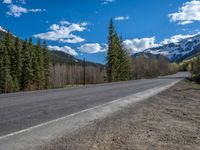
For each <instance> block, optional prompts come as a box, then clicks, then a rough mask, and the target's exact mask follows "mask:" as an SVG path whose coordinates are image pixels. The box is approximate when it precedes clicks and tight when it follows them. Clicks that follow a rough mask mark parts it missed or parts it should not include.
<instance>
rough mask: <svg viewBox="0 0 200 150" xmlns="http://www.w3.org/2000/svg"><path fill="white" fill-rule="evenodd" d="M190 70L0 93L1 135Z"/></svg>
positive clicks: (89, 106)
mask: <svg viewBox="0 0 200 150" xmlns="http://www.w3.org/2000/svg"><path fill="white" fill-rule="evenodd" d="M186 76H187V73H178V74H176V75H172V76H167V77H160V78H157V79H149V80H136V81H129V82H119V83H110V84H101V85H90V86H86V87H81V88H73V89H69V88H68V89H54V90H45V91H36V92H24V93H23V92H21V93H14V94H4V95H0V136H3V135H6V134H9V133H12V132H15V131H19V130H23V129H26V128H29V127H31V126H35V125H38V124H41V123H44V122H47V121H50V120H53V119H56V118H60V117H63V116H66V115H69V114H72V113H76V112H79V111H81V110H84V109H88V108H91V107H94V106H97V105H100V104H104V103H107V102H110V101H113V100H115V99H118V98H121V97H125V96H127V95H131V94H134V93H137V92H141V91H144V90H147V89H151V88H154V87H157V86H160V85H163V86H164V85H166V84H168V83H170V82H173V81H175V80H178V79H180V78H181V79H182V78H184V77H186Z"/></svg>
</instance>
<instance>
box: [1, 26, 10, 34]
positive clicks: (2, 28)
mask: <svg viewBox="0 0 200 150" xmlns="http://www.w3.org/2000/svg"><path fill="white" fill-rule="evenodd" d="M0 31H3V32H6V33H7V32H8V30H6V29H5V28H4V27H2V26H0Z"/></svg>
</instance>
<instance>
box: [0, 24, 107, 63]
mask: <svg viewBox="0 0 200 150" xmlns="http://www.w3.org/2000/svg"><path fill="white" fill-rule="evenodd" d="M7 32H8V30H7V29H5V28H4V27H1V26H0V42H3V41H4V39H5V37H6V33H7ZM12 35H13V37H14V39H16V36H14V34H12ZM21 42H23V40H21ZM49 54H50V57H51V63H52V64H57V63H58V64H79V65H80V64H82V63H83V60H80V59H77V58H75V57H74V56H72V55H70V54H68V53H65V52H62V51H56V50H51V51H49ZM86 64H87V65H91V66H100V67H104V65H102V64H97V63H93V62H86Z"/></svg>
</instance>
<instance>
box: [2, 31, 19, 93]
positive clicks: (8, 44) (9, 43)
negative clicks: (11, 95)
mask: <svg viewBox="0 0 200 150" xmlns="http://www.w3.org/2000/svg"><path fill="white" fill-rule="evenodd" d="M4 45H5V49H6V51H7V52H8V57H9V58H8V59H9V63H10V66H9V67H10V75H11V77H12V81H13V91H18V90H19V80H18V78H17V58H16V57H17V55H16V50H15V45H14V40H13V36H12V34H11V33H10V32H8V33H7V34H6V39H5V44H4Z"/></svg>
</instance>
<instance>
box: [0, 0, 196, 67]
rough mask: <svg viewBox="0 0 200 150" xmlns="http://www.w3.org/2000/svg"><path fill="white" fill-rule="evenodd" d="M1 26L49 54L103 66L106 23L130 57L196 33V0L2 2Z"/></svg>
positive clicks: (105, 46)
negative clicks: (120, 38)
mask: <svg viewBox="0 0 200 150" xmlns="http://www.w3.org/2000/svg"><path fill="white" fill-rule="evenodd" d="M1 1H2V2H1V3H0V26H3V27H5V28H6V29H9V30H10V31H11V32H12V33H14V34H15V35H17V36H19V37H21V38H22V39H26V38H29V37H33V38H34V39H35V41H36V39H37V38H40V39H46V40H47V43H48V45H49V49H50V50H51V49H56V50H61V51H65V52H67V53H70V54H73V55H75V56H76V57H77V58H80V59H83V58H84V57H85V58H86V59H87V60H89V61H94V62H98V63H105V56H106V50H107V45H106V43H107V34H108V25H109V20H110V18H113V20H114V23H115V26H116V29H117V31H118V33H119V34H122V35H123V39H124V45H125V46H126V47H127V49H129V50H130V51H131V52H132V53H135V52H139V51H142V50H144V49H146V48H149V47H154V46H159V45H162V44H167V43H170V42H178V41H179V40H181V39H183V38H186V37H189V36H192V35H194V34H196V33H198V32H199V31H200V30H199V29H200V28H199V27H200V24H199V21H200V1H198V0H191V1H188V0H57V1H55V0H42V1H39V0H1Z"/></svg>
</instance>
